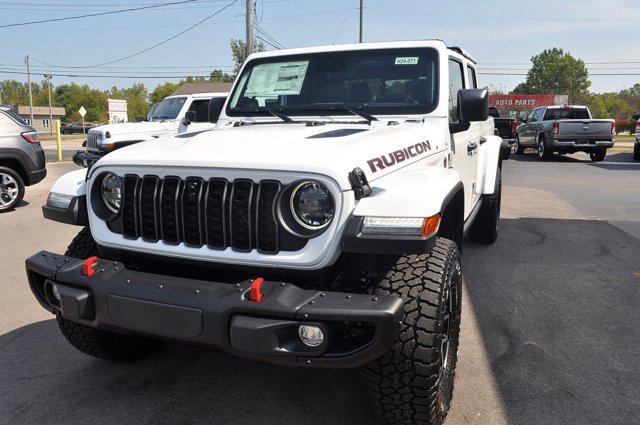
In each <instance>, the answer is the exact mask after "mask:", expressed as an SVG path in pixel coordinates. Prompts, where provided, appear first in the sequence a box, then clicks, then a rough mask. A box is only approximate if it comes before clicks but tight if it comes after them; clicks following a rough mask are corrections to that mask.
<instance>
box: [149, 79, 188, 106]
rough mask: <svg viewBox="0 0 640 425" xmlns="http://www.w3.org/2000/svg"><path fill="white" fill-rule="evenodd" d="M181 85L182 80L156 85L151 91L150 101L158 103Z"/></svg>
mask: <svg viewBox="0 0 640 425" xmlns="http://www.w3.org/2000/svg"><path fill="white" fill-rule="evenodd" d="M181 85H182V82H180V83H178V84H176V83H164V84H159V85H157V86H156V88H155V89H153V91H152V92H151V103H158V102H160V101H161V100H162V99H164V98H165V97H167V96H171V95H172V94H173V92H175V91H176V90H178V87H180V86H181Z"/></svg>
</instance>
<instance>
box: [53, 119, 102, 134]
mask: <svg viewBox="0 0 640 425" xmlns="http://www.w3.org/2000/svg"><path fill="white" fill-rule="evenodd" d="M93 127H95V124H92V123H84V127H83V125H82V123H81V122H66V123H62V124H61V125H60V133H62V134H76V133H80V134H82V133H84V132H85V131H89V130H90V129H92V128H93Z"/></svg>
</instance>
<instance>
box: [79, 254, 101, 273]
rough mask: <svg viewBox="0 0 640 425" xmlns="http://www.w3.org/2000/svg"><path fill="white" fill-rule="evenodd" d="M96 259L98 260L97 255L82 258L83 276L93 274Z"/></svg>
mask: <svg viewBox="0 0 640 425" xmlns="http://www.w3.org/2000/svg"><path fill="white" fill-rule="evenodd" d="M96 261H98V257H89V258H87V259H86V260H84V263H83V264H82V274H83V275H85V276H93V274H94V273H95V272H96V271H95V270H93V265H94V264H95V263H96Z"/></svg>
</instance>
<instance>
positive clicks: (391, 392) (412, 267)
mask: <svg viewBox="0 0 640 425" xmlns="http://www.w3.org/2000/svg"><path fill="white" fill-rule="evenodd" d="M378 266H379V263H378ZM372 288H373V289H372V293H375V294H380V295H382V296H387V295H392V296H398V297H400V298H401V299H402V300H403V301H404V306H405V313H404V318H403V320H402V322H401V324H400V331H399V335H398V337H397V340H396V342H395V343H394V344H393V345H392V346H391V348H390V349H389V351H388V352H387V353H386V354H384V355H383V356H382V357H380V358H379V359H377V360H374V361H373V362H371V363H369V364H368V365H367V366H365V367H364V369H363V371H362V373H363V376H364V379H365V382H366V386H367V391H368V393H369V395H370V398H371V400H372V403H373V405H374V406H375V408H376V409H377V410H378V412H379V413H380V415H381V417H382V418H383V419H384V420H385V421H386V423H389V424H425V425H426V424H430V425H432V424H441V423H442V422H443V421H444V419H445V417H446V415H447V412H448V411H449V407H450V406H451V398H452V395H453V384H454V379H455V370H456V363H457V358H458V338H459V334H460V312H461V302H462V297H461V295H462V270H461V266H460V256H459V251H458V248H457V246H456V244H455V242H453V241H450V240H448V239H443V238H439V239H438V240H437V241H436V245H435V247H434V248H433V249H432V250H431V252H429V253H428V254H422V255H404V256H402V257H399V258H395V259H393V260H392V261H391V262H390V264H389V266H388V267H386V274H384V275H383V277H382V278H381V280H379V281H378V282H377V283H376V284H374V285H373V286H372Z"/></svg>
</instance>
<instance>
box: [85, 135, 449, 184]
mask: <svg viewBox="0 0 640 425" xmlns="http://www.w3.org/2000/svg"><path fill="white" fill-rule="evenodd" d="M425 126H426V127H427V128H428V126H429V124H428V123H419V124H399V125H387V124H386V123H383V122H374V123H373V125H371V126H369V125H366V124H358V123H354V124H327V125H316V126H307V125H305V124H304V123H302V124H297V123H296V124H259V125H247V126H240V127H233V128H218V129H215V130H212V131H205V132H202V133H199V134H196V135H191V136H190V137H186V136H187V135H182V136H180V135H179V136H171V137H166V138H163V139H157V140H155V141H153V142H143V143H139V144H136V145H133V146H129V147H126V148H123V149H119V150H117V151H114V152H112V153H110V154H109V155H107V156H105V157H104V158H102V159H101V160H100V161H99V163H98V164H96V165H97V167H96V168H102V167H107V168H108V167H109V166H127V165H131V166H134V167H135V166H149V167H162V168H164V167H193V168H198V167H202V168H229V169H246V170H275V171H283V172H298V173H301V174H302V175H309V174H313V173H317V174H322V175H325V176H328V177H330V178H333V179H334V180H335V181H336V182H337V183H338V184H339V186H340V187H341V188H342V189H343V190H349V189H350V188H351V184H350V182H349V178H348V176H349V173H350V172H351V171H352V170H353V169H354V168H356V167H358V168H361V169H362V170H363V171H364V172H365V173H366V175H367V178H368V179H369V181H373V180H375V179H377V178H380V177H382V176H384V175H386V174H389V173H391V172H393V171H396V170H398V169H401V168H402V167H404V166H406V165H409V164H411V163H412V162H415V161H418V160H420V159H424V158H425V157H427V156H430V155H432V154H433V153H435V152H437V151H438V150H441V149H443V148H444V141H438V140H429V135H430V134H433V135H435V134H438V133H436V132H435V129H431V131H425V130H426V129H425ZM438 142H439V143H438ZM438 144H439V146H438Z"/></svg>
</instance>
